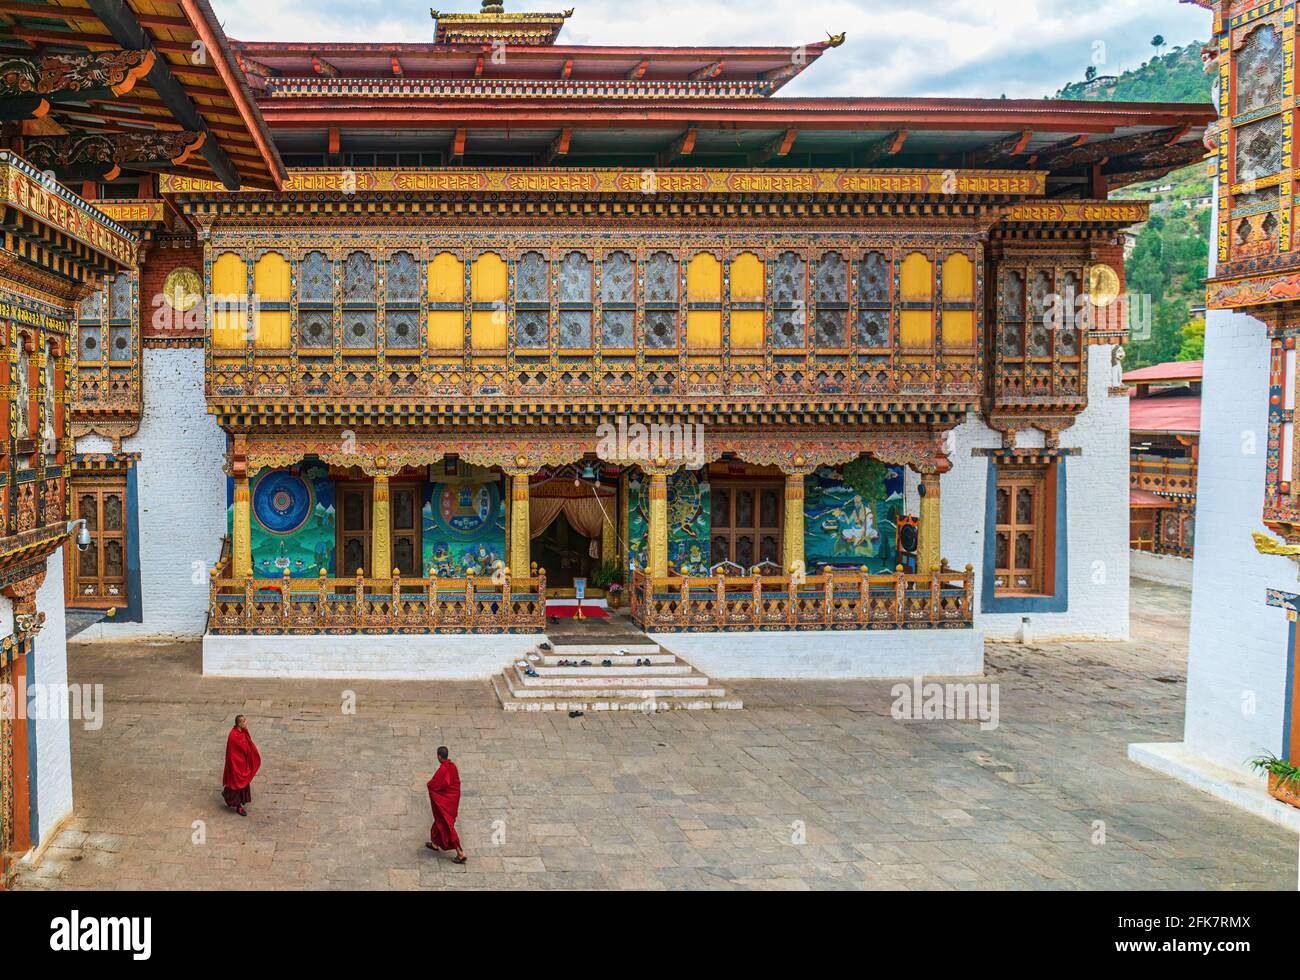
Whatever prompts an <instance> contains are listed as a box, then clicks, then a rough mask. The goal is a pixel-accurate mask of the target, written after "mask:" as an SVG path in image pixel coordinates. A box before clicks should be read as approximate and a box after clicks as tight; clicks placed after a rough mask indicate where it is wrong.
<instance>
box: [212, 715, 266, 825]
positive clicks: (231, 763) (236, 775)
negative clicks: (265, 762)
mask: <svg viewBox="0 0 1300 980" xmlns="http://www.w3.org/2000/svg"><path fill="white" fill-rule="evenodd" d="M261 767H262V756H261V755H260V754H259V753H258V751H257V746H256V745H254V744H253V739H252V736H250V735H249V734H248V732H245V731H241V730H240V729H238V728H232V729H231V730H230V734H229V735H228V736H227V737H226V769H225V771H224V772H223V773H222V774H221V783H222V785H223V786H224V787H225V789H226V790H227V791H228V792H226V793H225V794H224V795H225V797H226V802H227V803H229V804H230V805H231V806H238V805H242V804H244V803H247V802H248V801H249V800H250V799H252V798H253V795H252V793H251V792H249V788H248V786H249V783H251V782H252V781H253V777H254V776H256V775H257V770H258V769H260V768H261ZM232 800H234V801H235V802H233V803H232V802H231V801H232Z"/></svg>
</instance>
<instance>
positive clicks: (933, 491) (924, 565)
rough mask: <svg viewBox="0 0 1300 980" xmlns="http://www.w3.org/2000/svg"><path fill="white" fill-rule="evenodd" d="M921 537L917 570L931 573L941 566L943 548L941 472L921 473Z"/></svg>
mask: <svg viewBox="0 0 1300 980" xmlns="http://www.w3.org/2000/svg"><path fill="white" fill-rule="evenodd" d="M918 530H919V531H920V538H919V541H918V543H917V548H916V570H917V572H918V573H919V574H923V575H924V574H929V573H930V572H931V571H933V570H934V569H936V568H938V567H939V562H940V561H941V560H942V555H943V552H942V549H941V547H940V544H939V474H938V473H922V474H921V521H920V528H919V529H918Z"/></svg>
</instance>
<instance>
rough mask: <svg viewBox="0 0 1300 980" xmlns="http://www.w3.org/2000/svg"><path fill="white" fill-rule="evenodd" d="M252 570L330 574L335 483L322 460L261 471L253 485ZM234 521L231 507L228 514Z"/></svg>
mask: <svg viewBox="0 0 1300 980" xmlns="http://www.w3.org/2000/svg"><path fill="white" fill-rule="evenodd" d="M250 496H251V503H252V506H251V510H252V516H253V521H252V545H253V547H252V550H253V574H254V575H255V576H257V577H259V578H279V577H281V576H282V575H283V574H284V572H285V569H288V570H289V574H290V576H292V577H293V578H316V577H317V576H318V575H320V572H321V570H322V569H324V571H325V574H326V575H328V576H333V575H334V542H335V515H334V481H333V480H331V479H330V475H329V467H328V466H326V465H325V464H324V463H315V462H309V463H304V464H303V465H302V466H296V467H292V468H290V469H285V470H262V471H261V472H260V473H259V474H258V475H257V476H256V477H255V478H254V480H253V483H252V489H251V493H250ZM228 513H229V515H230V518H231V519H233V516H234V511H233V508H231V510H230V511H229V512H228Z"/></svg>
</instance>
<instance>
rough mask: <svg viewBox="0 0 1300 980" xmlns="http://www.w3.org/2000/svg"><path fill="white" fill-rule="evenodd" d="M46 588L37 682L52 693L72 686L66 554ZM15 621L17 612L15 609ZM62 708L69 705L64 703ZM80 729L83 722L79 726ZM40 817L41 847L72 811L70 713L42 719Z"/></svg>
mask: <svg viewBox="0 0 1300 980" xmlns="http://www.w3.org/2000/svg"><path fill="white" fill-rule="evenodd" d="M46 569H47V570H46V573H45V584H44V585H42V586H41V587H40V589H39V590H38V591H37V593H36V609H37V611H38V612H43V613H45V625H44V627H43V628H42V629H41V631H40V633H38V634H37V635H36V641H35V655H34V657H33V659H34V660H35V671H34V677H33V678H29V679H34V680H35V682H36V683H38V684H41V685H44V686H45V687H46V688H47V689H48V688H49V687H50V686H51V685H66V684H67V683H68V641H67V625H66V623H65V622H64V618H63V549H60V550H58V551H56V552H55V553H54V555H53V556H52V557H51V558H50V560H49V561H48V563H47V564H46ZM10 616H12V607H11V609H10ZM60 704H61V706H62V708H64V709H66V708H67V707H68V702H67V701H66V700H64V699H60ZM76 724H80V722H76ZM34 743H35V745H36V818H37V825H38V828H39V829H38V839H37V840H35V841H33V843H34V844H36V845H39V844H41V843H44V841H45V836H46V835H47V834H48V833H50V831H51V830H53V829H54V827H55V826H56V825H57V824H58V823H59V821H60V820H62V819H63V818H64V817H66V816H67V815H68V814H69V813H71V812H72V740H71V736H70V728H69V722H68V712H67V711H66V710H63V711H60V712H58V713H56V714H53V715H51V716H49V717H42V718H38V719H37V720H36V724H35V737H34Z"/></svg>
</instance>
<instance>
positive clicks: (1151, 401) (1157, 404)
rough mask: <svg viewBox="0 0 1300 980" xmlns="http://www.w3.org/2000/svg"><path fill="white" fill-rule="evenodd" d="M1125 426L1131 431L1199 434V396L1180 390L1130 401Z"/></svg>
mask: <svg viewBox="0 0 1300 980" xmlns="http://www.w3.org/2000/svg"><path fill="white" fill-rule="evenodd" d="M1128 427H1129V431H1130V432H1181V433H1188V434H1199V433H1200V431H1201V396H1200V395H1199V394H1190V393H1188V392H1183V391H1179V392H1170V393H1168V394H1160V395H1152V396H1151V397H1150V398H1130V399H1129V402H1128Z"/></svg>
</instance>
